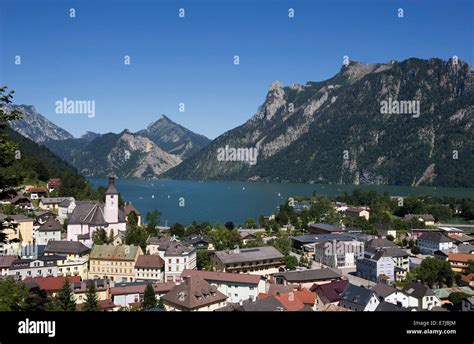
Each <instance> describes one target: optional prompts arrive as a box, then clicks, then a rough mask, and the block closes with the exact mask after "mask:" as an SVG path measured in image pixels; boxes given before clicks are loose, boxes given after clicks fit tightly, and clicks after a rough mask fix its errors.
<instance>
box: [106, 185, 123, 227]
mask: <svg viewBox="0 0 474 344" xmlns="http://www.w3.org/2000/svg"><path fill="white" fill-rule="evenodd" d="M118 208H119V193H118V191H117V189H116V188H115V177H109V186H108V187H107V190H106V191H105V207H104V219H105V221H106V222H107V223H117V222H118Z"/></svg>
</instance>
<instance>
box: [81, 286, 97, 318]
mask: <svg viewBox="0 0 474 344" xmlns="http://www.w3.org/2000/svg"><path fill="white" fill-rule="evenodd" d="M83 310H84V311H85V312H97V311H99V296H98V295H97V289H96V287H95V283H94V281H91V283H90V284H89V288H87V292H86V300H85V302H84V309H83Z"/></svg>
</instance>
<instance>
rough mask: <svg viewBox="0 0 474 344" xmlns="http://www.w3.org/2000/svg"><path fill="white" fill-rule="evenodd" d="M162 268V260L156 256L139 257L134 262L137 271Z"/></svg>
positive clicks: (163, 264)
mask: <svg viewBox="0 0 474 344" xmlns="http://www.w3.org/2000/svg"><path fill="white" fill-rule="evenodd" d="M164 266H165V262H164V260H163V259H162V258H161V257H160V256H158V255H141V256H138V258H137V261H136V262H135V268H138V269H161V268H162V267H164Z"/></svg>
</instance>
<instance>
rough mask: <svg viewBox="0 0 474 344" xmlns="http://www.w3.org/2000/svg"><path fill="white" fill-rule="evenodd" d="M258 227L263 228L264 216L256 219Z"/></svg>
mask: <svg viewBox="0 0 474 344" xmlns="http://www.w3.org/2000/svg"><path fill="white" fill-rule="evenodd" d="M258 226H259V227H260V228H265V216H263V215H260V216H259V217H258Z"/></svg>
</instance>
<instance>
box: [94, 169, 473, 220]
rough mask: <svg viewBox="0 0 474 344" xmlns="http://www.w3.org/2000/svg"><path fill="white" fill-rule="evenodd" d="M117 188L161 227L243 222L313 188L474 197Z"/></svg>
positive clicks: (296, 187)
mask: <svg viewBox="0 0 474 344" xmlns="http://www.w3.org/2000/svg"><path fill="white" fill-rule="evenodd" d="M89 181H90V182H91V184H92V185H94V186H98V185H104V186H106V185H107V179H105V178H103V179H96V178H90V179H89ZM116 186H117V190H118V191H119V192H120V193H121V195H122V197H123V198H124V199H125V200H126V201H130V202H132V203H133V205H134V206H135V207H136V208H137V209H138V210H139V211H140V212H141V213H142V217H143V219H144V215H145V214H146V213H147V212H149V211H152V210H154V209H158V210H159V211H160V212H161V213H162V216H161V225H171V224H173V223H175V222H181V223H183V224H185V225H188V224H190V223H191V222H192V221H193V220H196V221H198V222H200V221H206V220H207V221H210V222H211V223H213V224H214V223H215V222H216V221H220V222H221V223H225V222H227V221H233V222H234V223H236V224H240V223H243V222H244V221H245V219H246V218H248V217H252V218H254V219H255V220H257V219H258V216H259V215H269V214H272V213H274V212H275V210H276V209H277V207H278V206H279V205H280V204H282V203H283V202H285V201H286V200H287V199H288V197H291V196H295V195H301V196H303V195H305V196H310V195H312V194H313V192H316V193H318V194H324V195H328V196H336V195H339V194H342V193H343V192H345V191H346V192H348V193H350V192H352V190H354V189H356V188H361V189H363V190H375V191H377V192H388V193H389V194H390V195H391V196H408V195H431V196H439V197H442V196H451V197H457V198H462V197H471V198H474V188H441V187H410V186H388V185H380V186H372V185H362V186H356V185H336V184H334V185H327V184H293V183H289V184H278V183H262V182H239V181H183V180H137V179H124V180H116Z"/></svg>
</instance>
